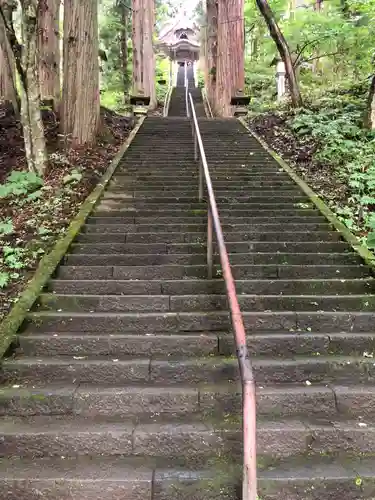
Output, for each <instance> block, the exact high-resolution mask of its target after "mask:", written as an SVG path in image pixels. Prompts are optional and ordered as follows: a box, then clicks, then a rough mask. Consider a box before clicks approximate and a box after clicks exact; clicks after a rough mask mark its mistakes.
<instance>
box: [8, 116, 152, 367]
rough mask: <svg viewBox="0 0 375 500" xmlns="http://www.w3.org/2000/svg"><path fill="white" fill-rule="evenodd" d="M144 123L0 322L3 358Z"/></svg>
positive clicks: (132, 133)
mask: <svg viewBox="0 0 375 500" xmlns="http://www.w3.org/2000/svg"><path fill="white" fill-rule="evenodd" d="M144 120H145V117H141V118H140V119H139V121H138V123H137V124H136V126H135V127H134V129H133V130H132V131H131V132H130V134H129V136H128V138H127V139H126V141H125V142H124V144H123V145H122V146H121V148H120V150H119V151H118V153H117V154H116V156H115V157H114V158H113V160H112V161H111V163H110V165H109V167H108V168H107V170H106V172H105V173H104V174H103V176H102V178H101V180H100V182H99V183H98V184H97V186H96V187H95V188H94V190H93V191H92V192H91V193H90V194H89V195H88V196H87V198H86V199H85V201H84V202H83V203H82V205H81V208H80V209H79V211H78V213H77V215H76V216H75V217H74V219H73V220H72V221H71V223H70V224H69V226H68V228H67V230H66V233H65V235H64V236H63V237H62V238H60V239H59V240H57V242H56V243H55V245H54V247H53V249H52V250H51V251H50V252H49V253H48V254H46V255H45V256H44V257H43V258H42V259H41V261H40V262H39V264H38V267H37V269H36V271H35V273H34V276H33V277H32V279H31V281H30V282H29V283H28V284H27V286H26V288H25V289H24V291H23V292H22V293H21V295H20V297H19V299H18V301H17V302H16V304H15V305H14V306H13V307H12V308H11V310H10V311H9V313H8V314H7V315H6V317H5V318H4V319H3V321H2V322H1V323H0V358H2V357H3V356H4V353H5V352H6V350H7V349H8V348H9V346H10V345H11V343H12V342H13V340H14V339H15V338H16V336H17V332H18V330H19V328H20V326H21V325H22V323H23V321H24V319H25V317H26V314H27V313H28V311H29V310H30V309H31V307H32V306H33V304H34V302H35V301H36V299H37V298H38V296H39V295H40V292H41V290H42V288H43V287H44V286H45V285H46V283H47V281H48V280H49V279H50V277H51V275H52V273H53V272H54V271H55V269H56V267H57V266H58V264H59V263H60V261H61V259H62V258H63V256H64V255H65V253H66V252H67V250H68V248H69V246H70V245H71V243H72V241H73V240H74V238H75V237H76V235H77V233H78V232H79V230H80V229H81V227H82V226H83V224H84V223H85V221H86V219H87V217H88V216H89V215H90V213H91V212H92V210H93V208H94V206H95V204H96V203H97V201H98V199H99V198H100V196H101V195H102V193H103V191H104V190H105V188H106V187H107V185H108V182H109V181H110V180H111V177H112V176H113V174H114V172H115V170H116V168H117V167H118V164H119V163H120V160H121V158H122V157H123V155H124V153H125V152H126V150H127V149H128V147H129V146H130V144H131V143H132V141H133V139H134V137H135V136H136V134H137V132H138V130H139V129H140V127H141V125H142V123H143V122H144Z"/></svg>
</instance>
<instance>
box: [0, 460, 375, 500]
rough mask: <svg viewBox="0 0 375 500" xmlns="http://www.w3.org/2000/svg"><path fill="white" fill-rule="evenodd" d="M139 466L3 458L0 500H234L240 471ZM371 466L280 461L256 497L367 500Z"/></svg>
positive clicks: (263, 476) (262, 476)
mask: <svg viewBox="0 0 375 500" xmlns="http://www.w3.org/2000/svg"><path fill="white" fill-rule="evenodd" d="M144 463H145V461H144V460H143V462H142V461H141V462H140V461H138V460H137V459H131V460H130V459H129V458H122V457H101V458H100V460H94V459H93V458H91V457H90V458H87V459H85V458H84V457H79V458H69V459H66V458H64V459H61V458H59V457H53V458H51V457H50V458H47V459H40V458H37V459H34V460H32V459H29V460H27V459H23V460H22V461H19V460H17V459H16V460H12V459H10V460H9V459H8V460H6V461H4V467H3V468H2V470H0V485H1V488H0V491H1V492H2V493H0V499H1V500H34V497H31V496H30V488H31V489H32V490H33V491H36V490H37V491H38V494H39V493H40V495H42V496H43V495H44V496H46V498H48V499H49V500H57V499H59V500H92V499H93V498H100V497H102V496H108V498H124V499H125V498H126V500H138V499H140V498H142V499H146V498H147V499H149V498H152V500H175V499H176V495H178V498H180V499H181V500H191V499H194V500H217V498H219V496H220V497H223V495H224V494H225V499H226V500H237V499H238V490H239V489H240V484H241V482H240V470H238V471H233V467H231V468H229V469H230V473H229V477H228V467H227V466H226V464H225V462H224V463H223V464H221V465H216V470H215V469H213V470H211V471H207V470H196V469H195V470H194V469H193V468H190V469H189V467H187V468H185V469H183V468H181V467H180V468H178V467H177V466H176V464H174V465H173V464H166V463H161V464H160V468H157V464H154V463H152V462H151V463H150V462H148V463H147V466H148V468H147V466H145V465H144ZM173 467H174V468H173ZM224 467H225V470H224ZM322 467H323V468H324V481H323V482H322V480H321V474H322V472H321V470H322ZM374 468H375V463H374V459H372V458H365V459H364V458H357V459H355V458H352V457H348V458H347V459H346V460H344V461H343V460H342V459H340V458H336V459H334V458H332V457H326V458H324V457H323V458H322V459H321V465H318V464H317V461H316V458H315V457H311V458H309V457H305V458H304V459H303V461H302V460H301V459H299V460H298V462H297V461H296V460H291V459H290V460H289V461H286V460H284V461H283V462H282V463H280V464H275V465H273V466H270V467H269V468H267V467H263V468H262V469H261V470H260V472H259V494H260V495H261V497H260V498H262V500H274V499H275V498H278V499H279V500H300V499H301V498H303V499H304V500H315V499H316V498H321V499H324V500H328V499H333V498H335V496H336V498H345V500H358V498H359V497H358V494H360V495H362V497H361V498H368V499H369V498H372V497H374V496H375V488H374V486H373V485H374V482H375V480H374V473H373V470H374ZM239 469H240V468H239ZM296 477H298V480H296ZM358 477H360V478H361V480H362V483H361V486H360V487H358V486H357V485H356V480H358ZM151 495H152V496H151ZM35 498H36V497H35Z"/></svg>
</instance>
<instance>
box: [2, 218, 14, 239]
mask: <svg viewBox="0 0 375 500" xmlns="http://www.w3.org/2000/svg"><path fill="white" fill-rule="evenodd" d="M13 231H14V227H13V222H12V219H5V220H4V221H0V237H1V236H2V235H9V234H12V233H13Z"/></svg>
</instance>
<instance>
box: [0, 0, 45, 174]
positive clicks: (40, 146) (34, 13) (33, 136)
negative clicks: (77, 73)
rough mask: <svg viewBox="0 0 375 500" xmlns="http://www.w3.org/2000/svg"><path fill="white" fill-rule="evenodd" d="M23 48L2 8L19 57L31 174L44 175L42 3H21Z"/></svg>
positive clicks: (24, 0)
mask: <svg viewBox="0 0 375 500" xmlns="http://www.w3.org/2000/svg"><path fill="white" fill-rule="evenodd" d="M20 4H21V10H22V20H21V22H22V33H23V45H22V46H21V44H20V43H19V41H18V40H17V36H16V33H15V30H14V26H13V22H12V18H11V17H8V18H7V16H6V15H5V12H4V9H3V7H2V6H0V16H1V19H2V22H3V23H4V25H5V28H6V33H7V38H8V41H9V44H10V46H11V48H12V51H13V55H14V58H15V63H16V68H17V71H18V74H19V77H20V78H19V80H20V86H21V123H22V128H23V137H24V142H25V151H26V159H27V163H28V167H29V169H30V171H33V172H37V173H38V174H40V175H43V173H44V171H45V168H46V166H47V149H46V141H45V138H44V128H43V122H42V117H41V112H40V90H39V72H38V62H37V56H38V48H37V46H38V43H37V38H38V35H37V19H38V0H20Z"/></svg>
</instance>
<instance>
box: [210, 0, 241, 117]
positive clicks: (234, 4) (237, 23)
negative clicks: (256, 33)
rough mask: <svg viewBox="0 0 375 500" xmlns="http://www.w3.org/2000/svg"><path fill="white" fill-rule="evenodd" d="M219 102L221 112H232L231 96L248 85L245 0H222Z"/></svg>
mask: <svg viewBox="0 0 375 500" xmlns="http://www.w3.org/2000/svg"><path fill="white" fill-rule="evenodd" d="M217 4H218V30H217V66H216V68H217V69H216V106H215V111H216V113H217V114H218V115H219V116H224V117H225V116H226V117H228V116H232V106H231V104H230V101H231V97H232V96H233V95H234V94H236V93H237V91H239V90H241V91H242V90H243V89H244V86H245V68H244V56H245V54H244V52H245V39H244V4H243V0H218V2H217Z"/></svg>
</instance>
